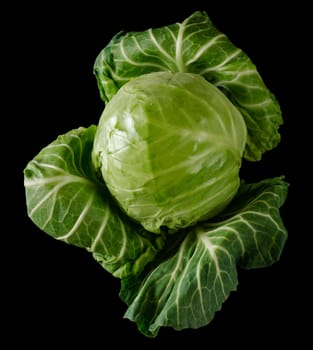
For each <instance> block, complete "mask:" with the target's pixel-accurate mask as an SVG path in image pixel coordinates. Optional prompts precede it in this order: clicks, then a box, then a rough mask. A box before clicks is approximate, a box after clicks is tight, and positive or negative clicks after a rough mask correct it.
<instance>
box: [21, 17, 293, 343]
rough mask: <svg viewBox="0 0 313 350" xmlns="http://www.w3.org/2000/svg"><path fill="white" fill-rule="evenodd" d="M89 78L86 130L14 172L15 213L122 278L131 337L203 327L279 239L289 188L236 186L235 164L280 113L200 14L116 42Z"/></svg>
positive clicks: (249, 66) (265, 183)
mask: <svg viewBox="0 0 313 350" xmlns="http://www.w3.org/2000/svg"><path fill="white" fill-rule="evenodd" d="M94 73H95V76H96V79H97V84H98V87H99V91H100V95H101V97H102V99H103V100H104V101H105V104H106V105H105V108H104V111H103V114H102V115H101V117H100V120H99V125H98V126H96V125H91V126H89V127H79V128H77V129H73V130H70V131H68V132H67V133H65V134H63V135H60V136H59V137H57V139H56V140H55V141H53V142H51V143H50V144H48V145H47V146H46V147H44V148H43V149H42V150H41V151H39V153H38V154H37V155H36V156H35V157H34V158H33V159H32V160H30V161H29V162H28V163H27V165H26V167H25V169H24V186H25V195H26V206H27V212H28V215H29V217H30V219H31V220H32V221H33V222H34V224H36V225H37V226H38V227H39V228H40V229H41V230H43V231H44V232H46V233H47V234H49V235H51V236H52V237H54V238H55V239H58V240H61V241H63V242H66V243H69V244H72V245H75V246H77V247H82V248H85V249H87V250H88V251H89V252H90V253H91V254H92V255H93V257H94V258H95V260H96V261H97V262H99V263H100V264H101V265H102V266H103V268H104V269H105V270H106V271H108V272H109V273H111V274H112V275H113V276H115V277H117V278H120V279H121V293H120V297H121V298H122V300H123V301H125V303H126V304H127V306H128V308H127V310H126V312H125V317H127V318H128V319H130V320H132V321H134V322H136V323H137V326H138V329H139V330H140V331H141V332H142V333H143V334H144V335H146V336H148V337H155V336H156V335H157V334H158V331H159V329H160V328H161V327H163V326H166V327H172V328H174V329H176V330H181V329H185V328H198V327H202V326H204V325H207V324H208V323H209V322H210V321H211V320H212V319H213V317H214V314H215V312H216V311H218V310H220V308H221V305H222V303H223V302H224V301H225V300H226V299H227V298H228V297H229V295H230V293H231V291H234V290H235V289H236V287H237V283H238V280H237V266H238V267H241V268H246V269H251V268H259V267H265V266H269V265H271V264H273V263H274V262H276V261H278V260H279V258H280V256H281V253H282V250H283V247H284V244H285V241H286V239H287V231H286V228H285V227H284V224H283V221H282V218H281V216H280V207H281V206H282V205H283V204H284V202H285V200H286V197H287V192H288V186H289V185H288V183H287V182H286V181H285V180H284V179H283V177H273V178H268V179H265V180H262V181H260V182H258V183H246V182H245V181H244V180H243V179H240V177H239V175H240V167H241V165H242V159H243V158H245V159H247V160H253V161H256V160H260V159H261V157H262V155H263V153H264V152H266V151H269V150H271V149H272V148H274V147H275V146H277V144H278V142H279V140H280V134H279V126H280V125H281V124H282V116H281V111H280V107H279V104H278V102H277V100H276V99H275V97H274V95H273V94H272V93H271V92H270V91H269V90H268V89H267V87H266V86H265V84H264V82H263V80H262V79H261V77H260V75H259V73H258V72H257V70H256V68H255V66H254V65H253V63H252V62H251V60H250V59H249V58H248V57H247V55H246V54H244V53H243V52H242V51H241V50H240V49H238V48H236V47H235V46H234V45H233V44H232V43H231V42H230V41H229V40H228V38H227V37H226V36H225V35H224V34H223V33H220V32H219V31H218V30H217V29H216V28H215V27H214V26H213V24H212V22H211V21H210V19H209V17H208V16H207V14H206V13H204V12H199V11H198V12H195V13H194V14H192V15H191V16H190V17H188V18H187V19H185V20H184V21H183V22H181V23H175V24H172V25H169V26H165V27H162V28H156V29H148V30H146V31H142V32H129V33H118V34H117V35H116V36H115V37H114V38H112V40H111V41H110V42H109V43H108V45H107V46H106V47H105V48H104V49H103V50H102V51H101V52H100V53H99V55H98V57H97V58H96V60H95V65H94ZM156 233H157V234H156ZM168 233H170V234H168Z"/></svg>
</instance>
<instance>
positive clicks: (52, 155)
mask: <svg viewBox="0 0 313 350" xmlns="http://www.w3.org/2000/svg"><path fill="white" fill-rule="evenodd" d="M95 131H96V126H94V125H93V126H90V127H89V128H87V129H86V128H79V129H75V130H72V131H69V132H68V133H67V134H65V135H61V136H59V137H58V138H57V140H55V141H54V142H52V143H51V144H49V145H48V146H46V147H45V148H43V149H42V150H41V151H40V152H39V154H38V155H37V156H36V157H35V158H34V159H33V160H31V161H30V162H29V163H28V164H27V166H26V168H25V170H24V175H25V176H24V179H25V180H24V185H25V190H26V202H27V210H28V215H29V217H30V218H31V219H32V221H33V222H34V223H35V224H36V225H37V226H38V227H39V228H40V229H42V230H43V231H45V232H46V233H48V234H49V235H51V236H52V237H54V238H56V239H59V240H62V241H65V242H67V243H70V244H73V245H75V246H79V247H84V248H86V249H88V250H89V251H90V252H91V253H92V254H93V256H94V257H95V258H96V260H97V261H98V262H100V263H101V265H102V266H103V267H104V268H105V269H106V270H108V271H109V272H111V273H112V274H113V275H114V276H116V277H125V276H127V275H129V274H135V273H138V272H139V271H140V270H141V269H143V267H144V265H145V264H146V263H147V262H149V261H150V260H152V259H153V258H154V256H155V254H156V252H157V250H158V249H159V248H160V247H161V245H162V242H163V241H162V237H161V236H159V237H155V235H151V236H150V235H149V233H148V232H146V231H144V230H143V229H142V228H141V227H140V226H139V225H136V224H134V223H133V222H132V221H130V220H129V219H128V218H127V217H126V216H125V215H124V214H123V213H122V212H121V211H120V210H119V208H118V207H117V206H116V205H115V203H114V202H113V201H112V199H111V197H110V194H109V192H108V190H107V188H106V187H105V185H104V183H102V182H100V181H99V180H98V179H97V178H96V176H95V174H94V172H93V170H92V167H91V159H90V158H91V149H92V146H93V140H94V135H95Z"/></svg>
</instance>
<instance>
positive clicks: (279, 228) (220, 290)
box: [120, 178, 288, 337]
mask: <svg viewBox="0 0 313 350" xmlns="http://www.w3.org/2000/svg"><path fill="white" fill-rule="evenodd" d="M287 189H288V184H287V183H286V182H284V181H283V180H282V179H281V178H274V179H267V180H264V181H261V182H260V183H257V184H242V186H241V188H240V190H239V192H238V194H237V196H236V197H235V198H234V200H233V201H232V203H231V205H230V206H229V207H228V210H227V209H226V210H225V212H224V214H223V217H219V219H218V218H216V220H214V222H207V223H203V224H198V225H196V226H194V227H191V228H189V229H187V230H186V232H185V238H184V239H183V240H182V241H181V243H180V245H179V247H177V246H175V247H174V249H172V250H171V251H170V252H168V255H164V254H163V255H162V256H159V259H158V262H156V263H155V264H154V265H153V266H150V268H149V269H148V270H147V271H145V273H144V274H143V275H142V276H140V278H138V279H132V278H131V279H124V280H122V289H121V294H120V296H121V298H122V299H123V300H124V301H125V302H126V303H127V304H128V305H129V307H128V309H127V311H126V313H125V317H127V318H129V319H130V320H133V321H135V322H137V325H138V328H139V330H140V331H141V332H142V333H143V334H145V335H146V336H150V337H155V336H156V335H157V333H158V331H159V329H160V327H162V326H169V327H172V328H174V329H177V330H180V329H183V328H199V327H201V326H204V325H206V324H208V323H209V322H210V321H211V320H212V319H213V317H214V314H215V312H216V311H218V310H220V308H221V305H222V303H223V302H224V301H225V300H226V299H227V298H228V296H229V294H230V292H231V291H233V290H235V289H236V286H237V284H238V279H237V269H236V265H237V264H238V265H239V266H241V267H243V268H258V267H264V266H268V265H271V264H273V263H274V262H276V261H277V260H278V259H279V258H280V255H281V252H282V249H283V246H284V243H285V241H286V238H287V232H286V229H285V227H284V225H283V222H282V220H281V217H280V213H279V208H280V206H281V205H282V204H283V203H284V201H285V198H286V195H287Z"/></svg>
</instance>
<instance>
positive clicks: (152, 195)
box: [94, 72, 246, 233]
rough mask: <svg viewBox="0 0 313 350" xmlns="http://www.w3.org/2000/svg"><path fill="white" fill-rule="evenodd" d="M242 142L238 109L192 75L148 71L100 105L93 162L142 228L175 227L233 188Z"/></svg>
mask: <svg viewBox="0 0 313 350" xmlns="http://www.w3.org/2000/svg"><path fill="white" fill-rule="evenodd" d="M245 143H246V124H245V122H244V119H243V117H242V116H241V114H240V112H239V111H238V110H237V109H236V108H235V107H234V106H233V105H232V103H231V102H230V101H229V100H228V99H227V97H226V96H225V95H224V94H223V93H221V92H220V91H219V90H218V89H217V88H216V87H215V86H214V85H212V84H210V83H209V82H207V81H206V80H205V79H204V78H202V77H201V76H199V75H196V74H192V73H180V72H178V73H171V72H156V73H149V74H145V75H142V76H140V77H138V78H136V79H133V80H131V81H130V82H128V83H127V84H125V85H124V86H123V87H122V88H121V89H120V90H119V91H118V92H117V94H116V95H115V96H114V97H113V98H112V100H111V101H110V102H109V103H108V104H107V106H106V108H105V109H104V112H103V114H102V116H101V118H100V121H99V126H98V129H97V132H96V136H95V142H94V162H95V167H96V168H100V170H101V174H102V176H103V179H104V180H105V183H106V185H107V187H108V188H109V190H110V192H111V194H112V195H113V197H114V198H116V200H117V201H118V203H119V204H120V206H121V207H122V208H123V209H124V211H125V212H126V213H127V215H128V216H129V217H131V218H133V219H135V220H137V221H139V222H140V223H141V224H142V225H143V227H145V228H146V229H147V230H148V231H151V232H156V233H159V232H160V230H161V228H162V227H163V228H164V229H169V230H170V231H172V232H173V231H177V230H178V229H180V228H183V227H187V226H190V225H192V224H195V223H196V222H198V221H200V220H201V221H203V220H206V219H209V218H211V217H213V216H215V215H216V214H218V213H219V212H220V211H221V210H222V209H224V208H225V206H226V205H227V204H228V203H229V202H230V201H231V200H232V198H233V197H234V195H235V194H236V192H237V190H238V187H239V183H240V179H239V169H240V165H241V159H242V155H243V151H244V149H245Z"/></svg>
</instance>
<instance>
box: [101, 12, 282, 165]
mask: <svg viewBox="0 0 313 350" xmlns="http://www.w3.org/2000/svg"><path fill="white" fill-rule="evenodd" d="M155 71H172V72H176V71H180V72H191V73H196V74H200V75H202V76H204V77H205V78H206V79H207V80H208V81H209V82H211V83H213V84H214V85H216V86H217V87H218V88H220V89H221V90H222V91H223V92H224V93H225V94H226V95H227V97H228V98H229V99H230V100H231V101H232V103H233V104H234V105H235V106H236V107H237V108H238V109H239V110H240V112H241V113H242V115H243V116H244V118H245V122H246V124H247V129H248V139H247V145H246V149H245V154H244V157H245V158H246V159H248V160H259V159H261V156H262V154H263V153H264V152H265V151H268V150H271V149H272V148H274V147H276V145H277V144H278V143H279V141H280V134H279V131H278V128H279V126H280V125H281V124H282V122H283V120H282V116H281V110H280V107H279V104H278V102H277V101H276V99H275V97H274V95H273V94H272V93H271V92H270V91H269V90H268V88H267V87H266V86H265V84H264V82H263V80H262V78H261V76H260V75H259V73H258V71H257V69H256V67H255V65H254V64H253V63H252V62H251V60H250V59H249V57H248V56H247V55H246V54H245V53H244V52H243V51H242V50H241V49H239V48H237V47H236V46H234V45H233V44H232V43H231V42H230V40H229V39H228V38H227V36H226V35H225V34H223V33H221V32H219V31H218V30H217V29H216V28H215V27H214V25H213V24H212V22H211V20H210V19H209V17H208V15H207V14H206V13H205V12H200V11H197V12H195V13H193V14H192V15H191V16H190V17H188V18H187V19H185V20H184V21H183V22H182V23H175V24H172V25H168V26H165V27H162V28H156V29H148V30H146V31H142V32H129V33H123V32H120V33H118V34H117V35H116V36H115V37H113V38H112V40H111V41H110V42H109V43H108V45H107V46H106V47H105V48H104V49H103V50H102V51H101V52H100V53H99V55H98V57H97V59H96V61H95V65H94V73H95V76H96V78H97V83H98V87H99V90H100V95H101V97H102V99H103V100H104V101H105V102H108V101H109V100H111V98H112V97H113V96H114V95H115V94H116V92H117V91H118V89H119V88H120V87H121V86H122V85H124V84H125V83H126V82H128V81H129V80H131V79H133V78H135V77H138V76H140V75H143V74H146V73H150V72H155Z"/></svg>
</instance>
